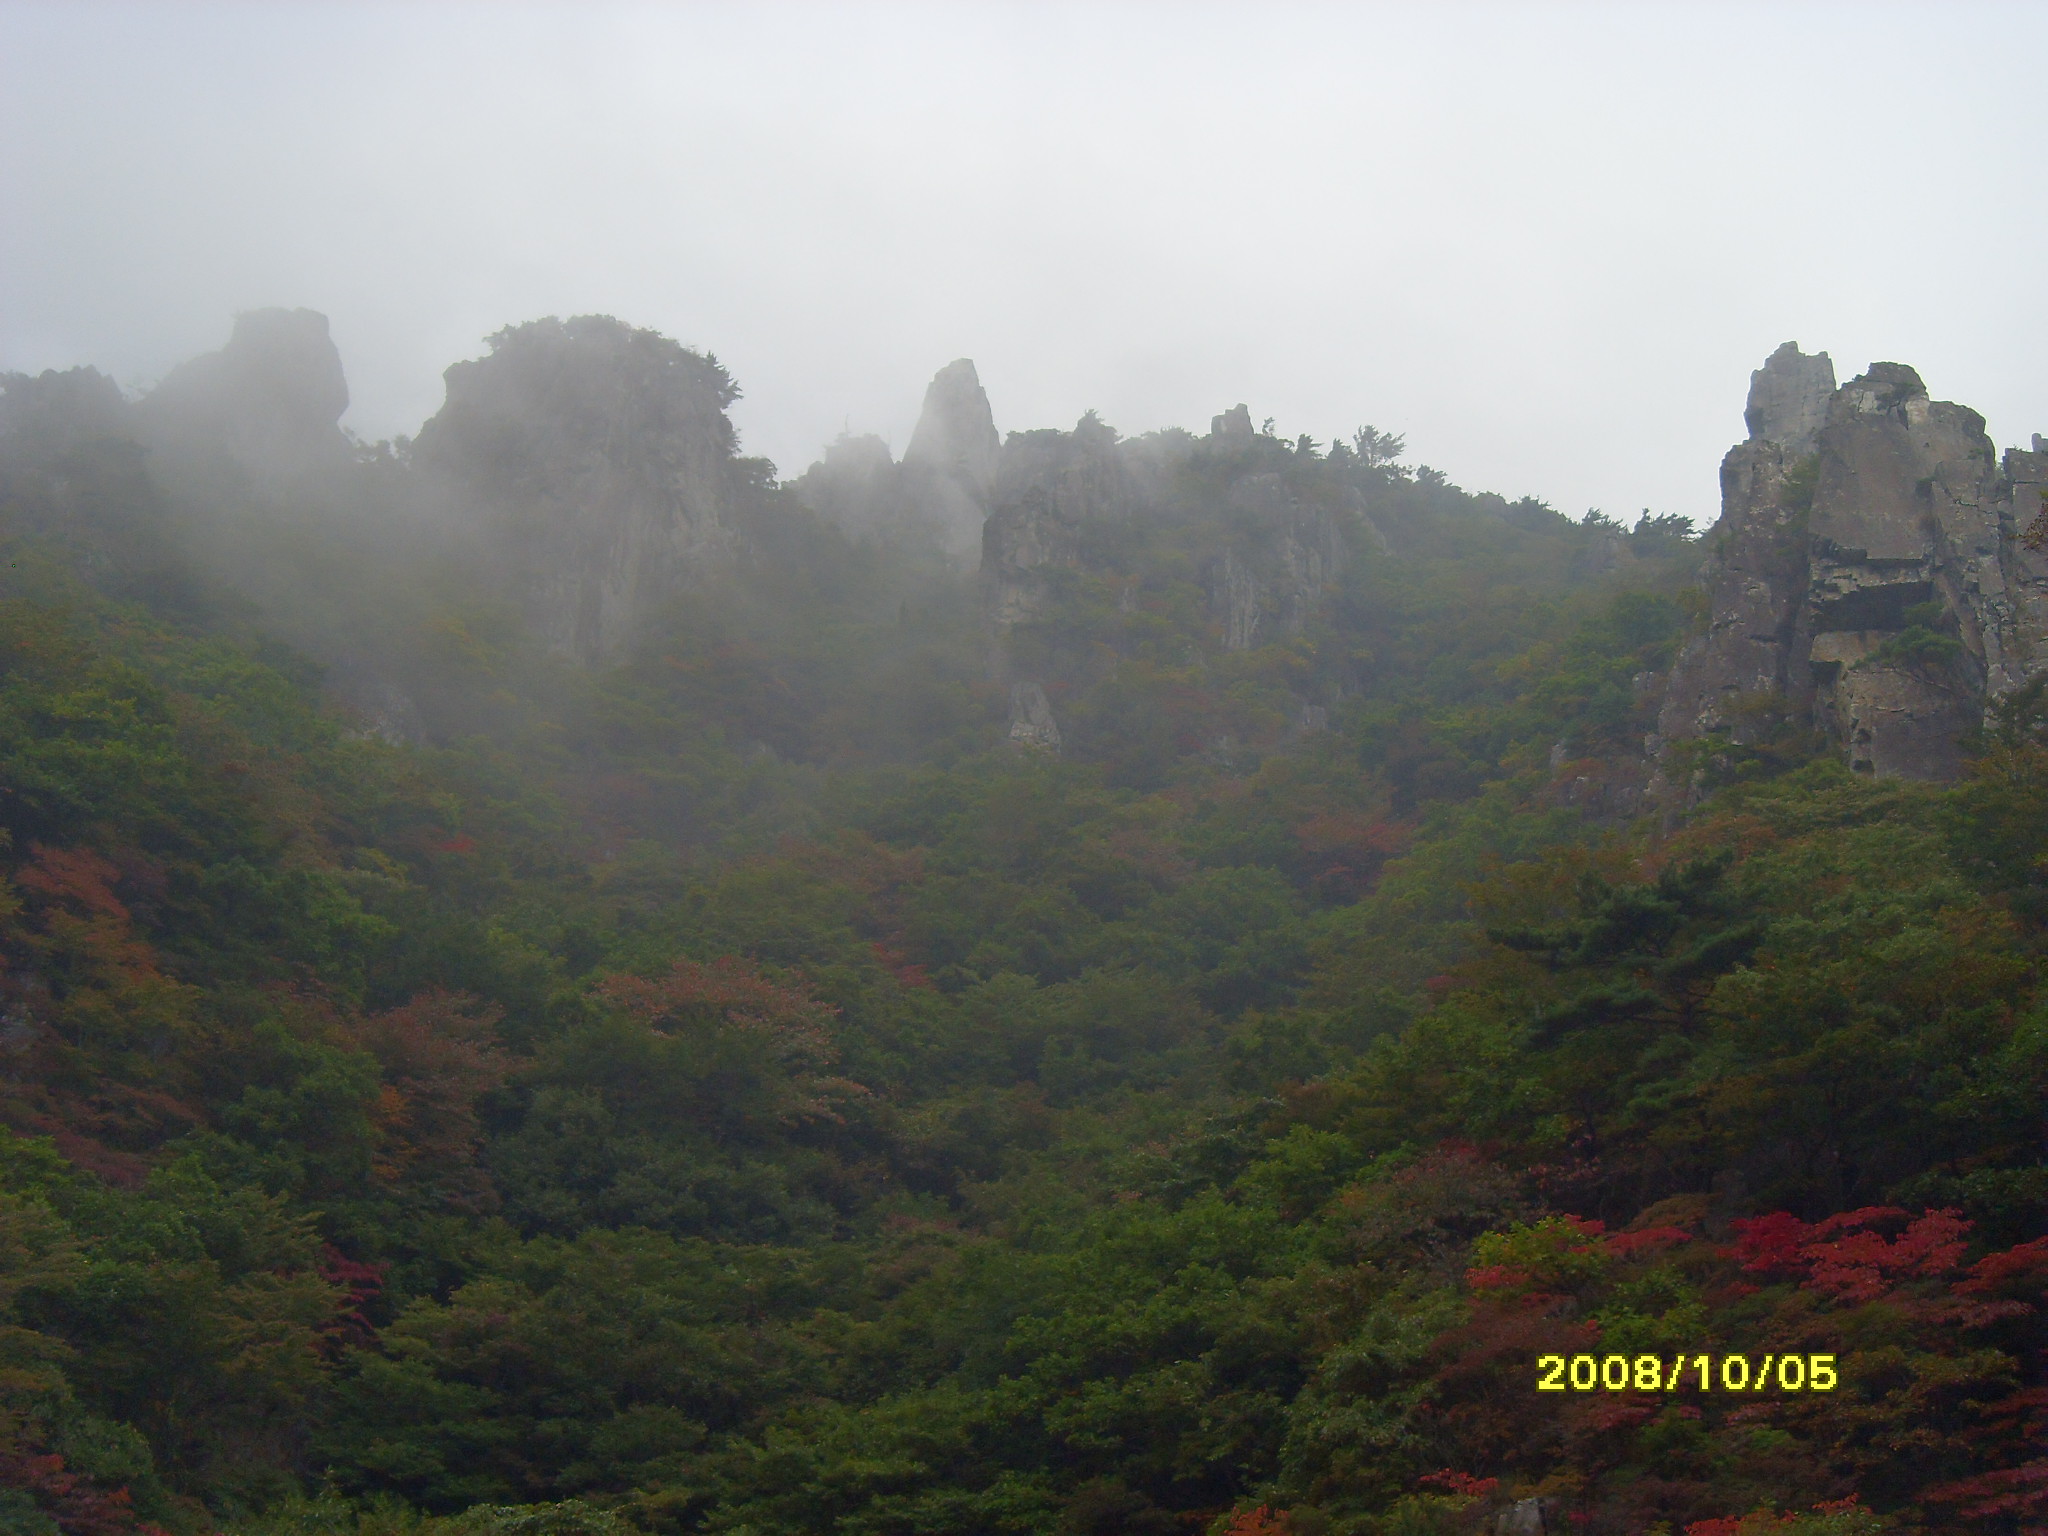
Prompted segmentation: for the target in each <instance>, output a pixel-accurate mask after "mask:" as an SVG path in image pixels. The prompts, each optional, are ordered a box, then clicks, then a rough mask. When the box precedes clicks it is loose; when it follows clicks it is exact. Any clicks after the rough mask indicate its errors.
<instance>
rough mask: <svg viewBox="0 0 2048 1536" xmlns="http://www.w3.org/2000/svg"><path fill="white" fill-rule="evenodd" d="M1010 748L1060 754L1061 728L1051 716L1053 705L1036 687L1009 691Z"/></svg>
mask: <svg viewBox="0 0 2048 1536" xmlns="http://www.w3.org/2000/svg"><path fill="white" fill-rule="evenodd" d="M1010 745H1011V746H1013V747H1032V748H1036V749H1037V750H1039V751H1042V752H1058V751H1059V749H1060V728H1059V724H1058V722H1057V721H1055V720H1054V719H1053V716H1052V705H1051V704H1050V703H1048V702H1047V701H1046V697H1045V690H1044V689H1043V688H1041V687H1040V686H1039V685H1038V684H1037V683H1014V684H1012V685H1011V687H1010Z"/></svg>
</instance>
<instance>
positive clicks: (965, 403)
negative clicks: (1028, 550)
mask: <svg viewBox="0 0 2048 1536" xmlns="http://www.w3.org/2000/svg"><path fill="white" fill-rule="evenodd" d="M1001 452H1002V437H1001V435H1000V434H998V433H997V431H996V422H995V414H994V412H992V411H991V410H990V409H989V403H988V392H987V391H986V390H984V389H983V388H982V387H981V376H980V375H979V374H978V373H976V372H975V369H974V363H973V361H972V360H971V359H969V358H965V357H962V358H956V359H955V360H954V361H952V362H950V363H948V364H946V366H945V367H943V368H941V369H940V370H939V371H938V372H937V373H936V374H935V375H933V377H932V381H931V384H930V385H929V386H928V387H927V388H926V390H925V392H924V409H923V411H922V412H920V413H919V415H918V418H917V428H916V430H915V431H913V432H912V433H911V434H910V446H909V447H908V448H906V449H904V450H903V478H904V486H905V490H906V491H907V492H908V494H909V495H910V497H911V498H912V499H913V500H914V501H915V502H917V503H918V504H920V506H921V507H922V509H923V510H924V512H925V514H926V515H927V516H928V517H931V518H933V519H935V520H936V521H937V522H938V524H939V527H940V530H941V534H942V537H943V538H944V540H945V542H946V544H947V546H948V547H949V548H952V549H955V550H958V551H962V552H964V551H966V550H970V549H972V548H974V547H975V545H976V544H977V543H978V542H979V540H980V537H981V525H982V522H983V521H984V520H985V519H986V518H987V517H988V513H989V506H990V498H991V495H992V493H993V491H994V489H995V481H996V463H997V459H998V458H999V456H1000V455H1001Z"/></svg>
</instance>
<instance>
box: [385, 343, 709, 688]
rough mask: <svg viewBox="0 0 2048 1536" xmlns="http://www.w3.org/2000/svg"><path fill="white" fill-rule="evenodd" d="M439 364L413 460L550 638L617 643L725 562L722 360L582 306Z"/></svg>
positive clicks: (570, 649)
mask: <svg viewBox="0 0 2048 1536" xmlns="http://www.w3.org/2000/svg"><path fill="white" fill-rule="evenodd" d="M444 377H445V379H446V381H447V400H446V403H445V404H443V405H442V407H441V409H440V411H439V412H438V413H436V414H435V416H434V417H433V419H432V420H430V421H429V422H427V424H426V425H425V426H424V427H422V428H421V429H420V434H419V438H418V440H417V442H416V443H415V444H414V448H413V458H414V462H415V464H416V465H417V466H418V468H419V469H420V471H421V473H422V474H423V476H424V477H425V478H426V479H427V480H428V481H429V483H430V484H431V485H433V486H434V487H435V488H436V490H437V491H438V492H439V494H440V496H441V497H442V498H444V499H445V500H446V501H447V502H448V503H450V504H451V505H452V508H453V510H454V511H455V513H456V514H457V516H458V517H459V518H460V519H461V520H462V521H463V522H465V523H466V524H468V525H469V526H470V527H471V528H472V529H474V530H475V531H476V532H478V533H479V534H480V535H481V536H482V537H483V538H484V540H485V543H486V546H487V548H488V549H489V550H490V552H491V557H492V558H493V559H494V560H495V561H496V562H498V563H499V564H500V565H501V566H502V567H503V568H504V570H505V574H506V577H507V579H508V581H509V583H510V585H511V586H512V587H513V589H514V590H515V591H517V592H518V593H519V594H520V595H521V597H522V599H523V601H524V602H525V605H526V607H527V609H528V612H529V616H530V618H531V620H532V622H533V623H534V624H535V625H536V627H537V628H538V629H539V630H540V632H541V633H542V634H543V635H544V636H545V637H546V639H547V640H548V642H549V643H550V644H551V645H552V646H553V647H554V648H555V649H557V650H559V651H561V652H563V653H565V654H568V655H571V656H574V657H577V658H579V659H583V660H590V659H594V658H597V657H600V656H604V655H607V654H610V653H612V652H615V651H616V650H617V649H618V648H619V647H620V646H622V645H623V644H625V643H626V642H627V641H628V640H629V639H630V638H631V636H632V635H633V634H634V633H635V632H636V631H637V630H639V629H640V628H641V627H642V626H643V625H644V624H645V622H646V621H647V619H648V618H649V616H650V614H651V613H652V611H653V610H654V609H655V608H656V607H657V606H658V605H659V604H660V603H662V602H663V601H664V600H665V599H667V598H669V597H671V596H672V595H673V594H674V593H675V592H676V591H677V590H679V588H680V587H681V586H682V585H684V584H685V583H687V582H688V581H689V580H691V579H694V578H695V577H696V576H698V575H699V574H701V573H702V572H703V571H704V570H705V569H707V568H709V567H713V566H716V565H719V564H722V563H723V561H724V560H725V558H726V556H727V554H728V551H729V544H730V530H729V527H728V516H729V510H730V506H731V503H732V499H733V496H734V492H735V476H736V471H735V465H734V462H733V454H734V447H735V441H736V440H735V437H734V433H733V429H732V423H731V422H730V421H729V420H728V419H727V417H726V408H727V407H728V406H729V405H731V403H732V402H733V400H734V399H735V398H736V397H737V395H738V390H737V389H736V388H735V387H734V385H733V383H732V380H731V379H730V377H728V375H727V374H726V372H725V370H724V369H723V368H721V367H720V366H719V365H718V362H717V360H716V359H715V358H711V357H706V356H703V355H700V354H698V353H696V352H692V351H690V350H689V349H688V348H686V347H684V346H682V345H680V344H679V343H677V342H674V341H671V340H669V339H668V338H667V337H665V336H662V335H659V334H658V333H656V332H654V331H647V330H639V329H636V328H634V327H632V326H629V325H626V324H623V323H622V322H620V321H618V320H614V319H612V318H611V317H610V316H608V315H584V316H580V317H578V318H576V319H572V320H566V321H564V320H555V319H548V320H536V321H533V322H531V323H529V324H526V325H520V326H514V327H512V328H511V329H509V330H505V331H501V332H499V333H498V334H497V335H496V336H494V337H492V338H491V350H490V352H489V353H488V354H487V355H486V356H484V357H481V358H477V359H475V360H473V361H470V362H463V363H457V364H456V365H455V366H454V367H452V368H450V369H449V370H448V371H447V373H446V374H445V375H444Z"/></svg>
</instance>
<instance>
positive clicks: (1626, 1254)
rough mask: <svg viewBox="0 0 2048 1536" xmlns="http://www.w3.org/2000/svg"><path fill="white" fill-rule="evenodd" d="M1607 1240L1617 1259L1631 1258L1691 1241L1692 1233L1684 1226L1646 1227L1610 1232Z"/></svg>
mask: <svg viewBox="0 0 2048 1536" xmlns="http://www.w3.org/2000/svg"><path fill="white" fill-rule="evenodd" d="M1606 1241H1607V1251H1608V1252H1609V1253H1611V1254H1613V1255H1614V1256H1615V1257H1616V1258H1617V1259H1631V1258H1634V1257H1635V1256H1636V1255H1637V1254H1639V1253H1656V1252H1658V1251H1659V1250H1661V1249H1665V1248H1675V1247H1677V1246H1678V1245H1679V1244H1681V1243H1689V1242H1691V1241H1692V1234H1691V1233H1690V1232H1688V1231H1686V1230H1685V1228H1683V1227H1645V1228H1644V1229H1643V1230H1642V1231H1640V1232H1610V1233H1608V1234H1607V1239H1606Z"/></svg>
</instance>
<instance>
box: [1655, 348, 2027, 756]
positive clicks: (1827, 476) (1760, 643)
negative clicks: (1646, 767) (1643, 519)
mask: <svg viewBox="0 0 2048 1536" xmlns="http://www.w3.org/2000/svg"><path fill="white" fill-rule="evenodd" d="M1826 363H1827V359H1826V355H1825V354H1822V355H1821V356H1820V357H1817V358H1808V357H1805V356H1803V355H1801V354H1799V353H1798V351H1797V349H1796V348H1793V347H1791V346H1790V344H1789V343H1788V344H1787V346H1786V347H1781V348H1779V350H1778V351H1777V352H1775V353H1773V354H1772V356H1771V359H1770V360H1769V361H1768V362H1767V363H1766V364H1765V366H1764V367H1763V368H1762V369H1760V370H1758V372H1757V373H1756V374H1754V375H1753V376H1752V380H1751V389H1750V406H1749V410H1748V412H1747V416H1748V421H1749V426H1750V431H1751V440H1750V441H1749V442H1747V443H1743V444H1740V445H1738V446H1737V447H1736V448H1734V449H1733V450H1731V451H1730V453H1729V455H1728V457H1727V459H1726V460H1724V461H1723V463H1722V467H1721V490H1722V511H1721V520H1720V522H1719V523H1717V524H1716V525H1715V528H1714V531H1713V533H1712V534H1711V535H1710V538H1709V545H1710V547H1711V548H1712V549H1713V550H1714V555H1713V558H1712V561H1711V564H1710V566H1709V568H1708V571H1707V573H1706V586H1707V590H1708V596H1709V601H1710V616H1709V622H1708V627H1707V629H1706V631H1705V632H1704V633H1703V634H1701V635H1699V636H1697V637H1696V638H1695V639H1694V640H1693V641H1692V642H1691V643H1689V644H1688V645H1687V646H1686V647H1685V649H1684V651H1683V652H1681V654H1680V656H1679V658H1678V660H1677V661H1676V663H1675V664H1674V666H1673V668H1672V673H1671V677H1670V681H1669V685H1668V687H1667V689H1666V693H1665V698H1664V704H1663V709H1662V712H1661V714H1660V717H1659V722H1658V735H1657V736H1656V737H1653V738H1652V741H1651V747H1652V750H1653V752H1658V753H1662V752H1664V751H1666V750H1667V749H1668V747H1669V746H1670V744H1671V743H1674V742H1679V741H1684V740H1686V739H1689V738H1701V737H1706V738H1714V737H1719V738H1723V739H1726V740H1730V741H1733V742H1738V743H1740V742H1745V741H1751V740H1756V739H1758V738H1759V737H1760V736H1761V735H1763V734H1765V733H1767V732H1768V731H1770V730H1771V729H1773V728H1775V727H1776V726H1777V725H1779V724H1781V723H1782V722H1784V721H1786V720H1788V719H1789V720H1791V721H1793V722H1795V723H1800V722H1804V723H1808V724H1811V725H1812V726H1814V727H1816V728H1818V729H1819V730H1821V731H1822V732H1824V733H1825V734H1826V736H1827V737H1828V739H1830V740H1831V741H1833V742H1835V743H1836V744H1837V745H1838V746H1839V747H1840V749H1841V750H1842V753H1843V755H1844V758H1845V760H1846V761H1847V762H1848V763H1849V765H1850V766H1851V767H1853V768H1856V769H1858V770H1860V771H1864V772H1869V773H1873V774H1878V775H1884V776H1897V777H1902V778H1916V779H1935V780H1941V779H1948V778H1952V777H1954V776H1955V775H1956V774H1957V773H1958V772H1959V771H1960V769H1961V766H1962V759H1961V750H1960V746H1959V744H1958V743H1959V738H1960V737H1962V736H1963V735H1964V733H1965V732H1967V731H1968V730H1970V729H1971V728H1972V727H1974V726H1976V725H1977V724H1979V723H1981V721H1982V719H1983V716H1984V710H1985V706H1986V704H1987V702H1988V701H1990V700H1994V699H1996V698H1997V697H1999V696H2000V695H2002V694H2004V693H2007V692H2009V691H2011V690H2012V689H2013V688H2016V687H2018V686H2019V685H2020V684H2021V683H2022V682H2024V681H2025V680H2026V679H2027V678H2028V677H2029V676H2031V675H2032V674H2033V673H2034V672H2035V671H2037V670H2038V669H2039V668H2040V667H2042V666H2043V665H2048V561H2044V560H2043V557H2042V555H2041V553H2040V552H2039V551H2036V550H2033V549H2031V548H2029V547H2028V545H2027V543H2026V542H2025V541H2024V539H2023V538H2022V535H2023V534H2024V532H2025V530H2026V528H2027V527H2028V526H2029V518H2028V512H2027V508H2028V507H2029V506H2032V507H2034V508H2036V509H2038V506H2039V503H2040V496H2039V491H2038V487H2039V485H2040V484H2041V483H2042V481H2043V479H2044V478H2048V476H2044V474H2043V470H2044V467H2048V461H2044V457H2043V456H2042V455H2039V454H2029V453H2022V452H2019V451H2018V450H2014V451H2013V452H2012V453H2010V454H2008V455H2007V456H2006V462H2005V465H2004V466H2003V468H2001V467H2000V466H1999V465H1998V463H1997V462H1996V458H1995V455H1994V452H1993V449H1992V445H1991V442H1990V439H1989V438H1988V437H1986V436H1985V433H1984V422H1983V418H1981V417H1980V416H1978V415H1977V413H1976V412H1974V411H1971V410H1969V409H1967V408H1965V407H1963V406H1959V405H1953V404H1950V403H1947V402H1945V401H1936V400H1931V399H1929V398H1928V394H1927V390H1926V387H1925V386H1924V385H1923V384H1922V383H1921V380H1920V376H1919V375H1918V374H1917V373H1915V372H1914V371H1913V370H1912V369H1911V368H1908V367H1906V366H1904V365H1903V364H1899V363H1877V364H1874V365H1873V366H1872V367H1871V368H1870V370H1869V371H1868V372H1866V373H1864V374H1863V375H1861V376H1860V377H1858V378H1855V379H1852V380H1851V381H1850V382H1849V383H1848V384H1846V385H1844V386H1842V387H1841V388H1840V389H1838V390H1834V391H1833V392H1832V393H1831V394H1830V395H1829V396H1828V397H1827V399H1826V402H1825V410H1824V411H1822V412H1821V413H1820V421H1819V425H1818V427H1817V428H1815V427H1814V426H1813V422H1814V418H1815V411H1814V409H1813V399H1814V397H1815V395H1816V394H1817V393H1818V390H1819V387H1820V384H1821V382H1823V376H1824V370H1825V369H1826ZM2040 542H2048V540H2043V541H2040Z"/></svg>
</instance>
